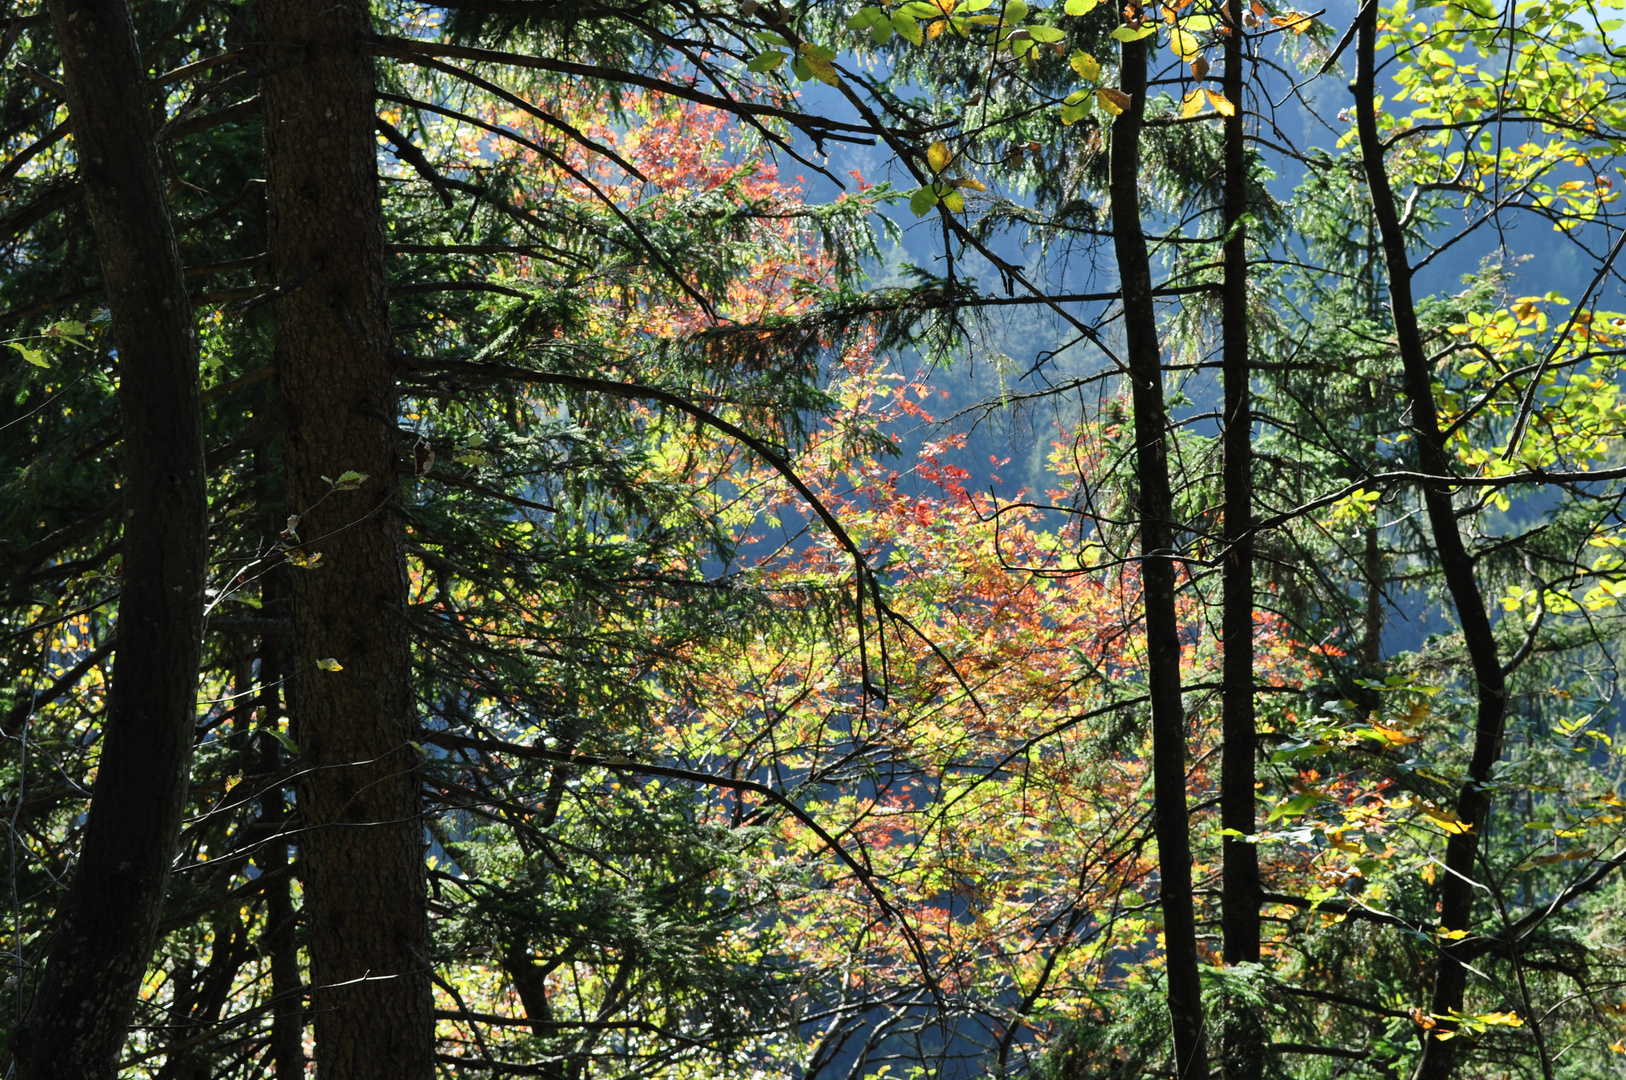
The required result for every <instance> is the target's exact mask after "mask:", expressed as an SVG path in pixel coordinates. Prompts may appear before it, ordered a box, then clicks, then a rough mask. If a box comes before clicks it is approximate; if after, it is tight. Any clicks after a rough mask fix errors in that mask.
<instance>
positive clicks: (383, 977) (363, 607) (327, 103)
mask: <svg viewBox="0 0 1626 1080" xmlns="http://www.w3.org/2000/svg"><path fill="white" fill-rule="evenodd" d="M260 19H261V30H262V38H263V39H264V40H265V41H266V42H267V46H268V48H269V49H270V50H271V52H272V55H271V56H270V57H268V59H269V60H270V61H271V63H272V65H273V66H272V71H274V72H275V73H274V74H271V75H268V76H267V77H266V80H265V84H264V99H265V106H264V110H265V144H266V199H267V203H268V206H269V211H270V230H269V240H270V256H271V272H272V280H273V281H274V283H275V284H276V286H277V287H278V288H279V289H280V290H281V295H280V296H279V298H278V299H277V300H276V301H275V304H274V307H273V313H274V318H275V326H276V335H275V349H276V364H277V372H278V379H279V381H280V387H281V391H282V396H283V398H284V400H285V401H286V402H287V405H288V408H289V411H290V415H291V418H292V422H291V425H290V428H289V431H288V434H287V442H286V448H287V450H286V453H287V456H286V462H287V477H288V507H289V511H290V513H292V514H296V515H298V517H299V520H298V522H297V525H296V530H297V534H298V537H299V538H300V540H301V541H302V544H303V553H304V554H305V555H306V556H308V557H311V558H314V557H315V556H318V555H320V556H321V561H320V563H319V565H318V566H317V567H316V568H314V569H300V570H295V571H293V572H292V575H291V576H292V581H293V596H292V600H293V605H292V614H293V628H294V637H293V647H292V650H291V655H290V656H289V658H288V676H289V690H290V707H291V712H292V714H293V733H294V738H295V741H296V742H297V743H298V744H299V746H300V748H301V753H302V756H303V762H302V764H303V766H304V767H303V769H302V770H301V774H300V775H301V779H300V782H299V791H298V794H299V812H300V819H301V821H300V823H301V831H300V848H301V852H302V854H303V861H304V866H305V875H304V880H305V915H306V921H307V924H308V926H309V930H310V945H309V949H310V977H311V1011H312V1015H313V1018H314V1022H315V1031H316V1061H317V1065H318V1068H319V1070H320V1072H321V1076H322V1078H323V1080H361V1078H369V1080H370V1078H373V1077H382V1076H387V1077H391V1078H392V1080H397V1078H399V1080H420V1078H421V1080H427V1078H428V1077H430V1076H431V1075H432V1074H433V1071H434V1039H433V1035H434V1018H433V1011H432V1002H431V998H430V991H429V979H428V974H427V971H426V970H425V964H426V963H427V957H428V951H429V946H428V919H427V911H426V908H425V895H424V862H423V823H422V816H421V811H420V806H419V794H418V784H419V777H418V770H417V752H416V750H415V749H414V748H413V747H412V745H411V742H410V740H411V738H412V733H413V729H414V713H413V697H412V684H411V655H410V642H409V637H408V627H407V621H406V600H407V577H406V566H405V559H404V555H403V546H402V545H403V537H402V532H401V524H400V519H399V517H398V516H397V515H396V514H395V513H394V512H393V509H392V506H391V504H392V503H393V502H394V501H395V499H396V498H397V493H398V488H399V479H398V477H397V476H396V472H395V454H396V452H397V449H398V448H397V445H396V442H397V440H396V434H395V431H396V428H395V423H396V395H395V385H394V379H393V376H392V372H391V368H390V361H389V352H390V329H389V309H388V291H387V282H386V277H385V261H384V235H383V223H382V217H381V211H380V204H379V191H378V177H377V146H376V142H375V136H374V134H373V132H374V127H375V123H376V118H375V116H374V111H373V105H374V95H375V91H374V85H373V70H372V62H371V60H370V58H369V57H368V55H367V53H366V50H365V40H366V35H367V34H368V32H369V29H370V27H369V9H368V5H367V4H366V3H365V0H264V2H263V3H262V4H261V7H260ZM279 61H291V63H289V64H288V66H286V67H281V66H280V65H279V63H278V62H279ZM347 471H354V472H359V473H364V474H366V479H365V480H363V481H362V482H361V483H360V486H359V488H356V489H355V490H336V489H335V488H334V487H333V486H332V485H331V484H330V483H329V482H328V480H326V479H324V477H334V478H337V477H339V476H340V475H341V474H343V473H345V472H347ZM334 663H336V664H337V665H339V668H338V670H334V669H333V664H334Z"/></svg>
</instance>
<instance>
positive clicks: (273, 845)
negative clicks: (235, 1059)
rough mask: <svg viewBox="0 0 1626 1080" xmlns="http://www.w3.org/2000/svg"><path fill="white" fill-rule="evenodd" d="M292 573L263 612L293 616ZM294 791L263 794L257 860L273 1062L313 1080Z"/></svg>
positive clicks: (269, 707)
mask: <svg viewBox="0 0 1626 1080" xmlns="http://www.w3.org/2000/svg"><path fill="white" fill-rule="evenodd" d="M269 457H270V451H269V448H267V447H263V446H262V447H260V449H259V450H257V451H256V452H255V454H254V471H255V473H256V474H257V481H258V483H257V486H258V488H259V491H258V495H259V501H260V505H261V506H262V507H265V508H266V509H268V510H270V511H271V512H270V517H269V519H268V520H267V521H266V525H268V526H270V528H269V529H268V531H267V535H270V534H272V533H275V532H276V531H277V528H278V526H280V525H281V524H282V517H284V516H286V515H278V514H277V512H276V510H275V509H272V508H273V507H278V506H279V502H278V500H277V499H276V498H274V497H273V493H272V491H271V485H270V482H269V481H270V477H269V473H270V462H269V460H268V459H269ZM286 574H287V570H286V568H285V567H276V568H274V569H272V570H271V571H270V572H269V573H266V574H265V575H264V576H263V577H262V578H261V580H260V610H261V611H264V612H265V613H267V614H268V615H275V616H278V617H282V616H286V614H287V610H288V604H287V584H286V580H285V579H286ZM285 666H286V665H285V664H284V663H283V635H282V634H280V633H271V634H267V635H265V637H264V638H263V639H262V640H261V642H260V694H259V699H258V701H257V702H256V705H255V711H256V713H257V720H258V723H257V725H256V728H257V732H256V735H255V738H256V739H257V740H259V758H260V760H259V771H260V772H262V773H264V774H265V775H267V776H274V775H276V774H277V772H278V771H279V770H281V768H282V764H283V763H282V748H281V744H280V743H279V742H278V741H277V739H276V738H275V737H274V736H272V735H270V734H268V732H270V731H275V730H276V728H277V722H278V720H279V719H280V718H281V716H282V679H283V676H284V674H286V672H285ZM291 816H292V815H290V814H289V812H288V807H287V798H286V788H285V787H284V785H282V784H278V785H276V786H275V787H273V788H272V789H271V790H269V791H267V792H266V793H265V794H264V795H262V796H261V797H260V821H259V824H260V827H261V829H262V830H264V832H265V834H266V836H267V839H266V840H265V841H263V843H262V846H261V848H260V850H259V851H257V852H256V853H255V855H254V863H255V865H256V866H258V867H259V869H260V873H261V874H262V875H263V876H266V877H269V878H271V879H272V880H271V882H270V884H269V885H267V886H266V888H265V932H264V934H263V935H262V937H261V939H260V949H261V952H262V953H263V954H265V955H266V957H267V959H268V960H269V962H270V965H271V998H272V1001H273V1002H275V1004H273V1005H272V1007H271V1062H272V1070H273V1073H274V1075H275V1076H276V1078H277V1080H302V1078H303V1077H304V1075H305V1022H304V1017H303V1011H302V1005H303V1003H304V986H303V985H302V983H301V980H300V975H299V951H298V943H297V940H296V938H295V933H294V929H295V927H294V924H295V914H294V900H293V883H292V881H291V880H290V875H289V873H288V869H289V864H288V844H289V840H290V839H291V837H289V836H288V835H286V834H287V832H288V828H289V825H290V824H291V821H290V818H291Z"/></svg>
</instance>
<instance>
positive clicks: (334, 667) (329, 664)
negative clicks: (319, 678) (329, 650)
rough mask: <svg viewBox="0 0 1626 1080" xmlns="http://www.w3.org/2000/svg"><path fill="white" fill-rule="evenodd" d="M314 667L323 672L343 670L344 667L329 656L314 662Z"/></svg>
mask: <svg viewBox="0 0 1626 1080" xmlns="http://www.w3.org/2000/svg"><path fill="white" fill-rule="evenodd" d="M316 666H317V667H318V668H321V669H322V670H323V671H343V670H344V665H343V664H341V663H339V662H338V661H337V660H335V659H333V657H331V656H327V657H323V658H322V659H321V660H318V661H316Z"/></svg>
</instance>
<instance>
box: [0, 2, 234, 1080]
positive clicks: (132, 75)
mask: <svg viewBox="0 0 1626 1080" xmlns="http://www.w3.org/2000/svg"><path fill="white" fill-rule="evenodd" d="M50 13H51V19H52V22H53V24H54V25H55V27H56V34H57V41H58V43H59V45H60V47H61V51H62V65H63V78H64V82H65V83H66V85H67V94H68V109H69V112H70V114H71V115H72V117H73V141H74V153H75V154H76V156H77V158H78V161H79V180H80V183H81V185H82V186H83V189H84V194H85V203H86V206H87V207H88V209H89V211H90V222H91V226H92V228H93V229H94V231H95V234H96V243H97V248H98V251H99V254H100V257H101V264H102V275H103V277H104V279H105V284H106V289H107V303H108V309H109V311H110V312H111V314H112V328H113V335H114V340H115V341H116V343H117V345H118V376H119V389H118V399H119V410H120V414H121V416H122V419H123V426H124V437H123V448H122V455H123V461H122V463H123V486H122V494H123V496H124V501H123V511H124V534H123V539H122V547H121V554H122V556H123V567H122V580H121V584H120V590H119V616H118V645H117V649H116V651H115V653H114V659H113V680H112V687H111V691H110V696H109V701H108V709H107V716H106V720H105V722H104V728H103V736H102V749H101V757H100V761H99V762H98V766H97V772H96V784H95V789H94V791H93V792H92V796H91V807H90V817H89V821H88V822H87V823H86V827H85V838H84V845H83V847H82V848H81V849H80V853H79V863H78V868H77V870H76V871H75V872H74V876H73V882H72V884H71V885H70V886H69V889H68V896H67V900H66V903H65V905H64V907H63V910H62V913H61V915H60V917H59V919H58V922H57V930H56V934H55V937H54V938H53V940H52V942H51V945H50V949H49V951H48V953H47V955H46V958H45V973H44V977H43V980H42V982H41V984H40V986H39V989H38V991H37V992H36V993H35V995H34V1000H33V1004H32V1007H31V1009H30V1011H29V1014H28V1016H27V1017H26V1019H25V1020H24V1023H23V1025H22V1027H21V1029H20V1030H19V1031H18V1033H17V1036H16V1051H17V1056H18V1063H19V1065H20V1075H21V1076H22V1077H26V1078H42V1077H74V1078H75V1080H81V1078H86V1077H112V1076H113V1075H114V1070H115V1060H116V1058H117V1056H118V1053H119V1051H120V1049H121V1048H122V1046H123V1044H124V1038H125V1031H126V1028H127V1027H128V1026H129V1022H130V1016H131V1011H132V1009H133V1008H134V1004H135V1000H136V993H137V990H138V989H139V987H140V984H141V980H142V978H143V976H144V975H145V974H146V970H147V963H148V961H149V960H150V959H151V954H152V948H153V942H154V939H155V936H156V934H157V929H158V918H159V914H160V909H161V907H162V904H163V899H164V893H165V890H166V888H167V886H168V882H169V869H170V863H171V861H172V860H173V858H174V849H175V838H176V834H177V830H178V828H179V825H180V818H181V810H182V806H183V800H184V798H185V795H186V785H187V780H188V772H189V768H190V764H191V758H192V737H193V729H194V725H195V719H196V707H197V684H198V660H199V652H200V648H199V646H200V641H201V638H202V633H203V583H204V573H205V543H206V540H205V533H204V515H205V510H206V495H205V486H204V467H203V437H202V423H201V419H200V405H199V401H198V357H197V346H196V342H195V339H194V337H193V326H192V308H191V304H190V303H189V302H188V300H187V294H186V284H185V281H184V280H183V278H182V275H181V259H180V252H179V249H178V248H177V247H176V244H175V233H174V231H173V229H172V228H171V225H170V219H169V209H168V205H167V203H166V200H165V197H164V184H163V180H162V174H161V173H160V171H159V165H158V155H157V151H156V149H155V146H154V143H153V127H152V115H151V112H150V110H149V106H148V101H149V93H148V86H147V79H146V75H145V72H144V69H143V65H142V62H141V54H140V51H139V49H138V47H137V45H136V40H135V29H134V27H133V26H132V25H131V21H130V10H129V7H128V6H127V5H126V4H125V3H124V0H51V4H50Z"/></svg>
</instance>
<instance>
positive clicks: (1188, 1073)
mask: <svg viewBox="0 0 1626 1080" xmlns="http://www.w3.org/2000/svg"><path fill="white" fill-rule="evenodd" d="M1121 63H1122V87H1123V92H1124V93H1125V94H1128V95H1129V96H1130V99H1131V100H1130V105H1129V107H1128V108H1126V109H1125V110H1124V111H1123V112H1122V114H1120V115H1119V116H1118V118H1117V119H1116V120H1114V121H1113V124H1112V162H1111V190H1112V237H1113V244H1114V247H1115V249H1116V254H1117V259H1118V276H1119V279H1120V281H1121V282H1122V285H1123V302H1124V336H1125V339H1126V341H1127V350H1128V360H1129V372H1130V381H1131V382H1132V383H1133V393H1134V403H1135V456H1136V481H1137V486H1138V487H1139V502H1140V541H1141V588H1142V591H1143V594H1144V598H1145V609H1146V678H1147V681H1148V683H1149V684H1150V690H1151V698H1152V776H1153V786H1154V793H1153V800H1154V806H1153V820H1154V831H1155V832H1156V834H1157V852H1158V878H1159V881H1160V886H1159V887H1160V890H1161V892H1160V895H1161V898H1162V904H1163V937H1164V946H1165V948H1164V963H1165V965H1166V968H1167V976H1168V998H1169V1017H1170V1020H1171V1021H1172V1023H1173V1028H1174V1052H1175V1065H1176V1069H1175V1075H1176V1076H1177V1077H1179V1078H1181V1080H1198V1078H1206V1077H1207V1076H1208V1050H1207V1046H1206V1043H1205V1035H1204V1031H1203V1007H1202V986H1201V983H1200V981H1199V979H1198V975H1197V927H1196V915H1195V912H1194V910H1193V902H1192V895H1191V823H1190V820H1189V819H1188V817H1187V809H1186V713H1185V705H1184V703H1183V702H1182V701H1181V694H1180V627H1179V623H1178V622H1177V620H1176V617H1175V606H1174V593H1175V572H1174V558H1173V556H1174V539H1173V529H1172V518H1173V508H1172V503H1173V500H1172V498H1171V496H1170V493H1169V458H1168V443H1167V440H1168V430H1169V426H1168V412H1167V409H1166V408H1165V407H1164V403H1163V362H1162V353H1161V349H1160V347H1159V345H1158V339H1157V312H1156V310H1155V308H1154V306H1153V302H1152V270H1151V263H1150V261H1149V258H1148V255H1147V250H1146V234H1145V232H1144V230H1142V228H1141V222H1140V134H1141V126H1142V121H1143V117H1144V115H1145V110H1146V42H1145V41H1129V42H1125V43H1124V44H1123V49H1122V61H1121Z"/></svg>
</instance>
